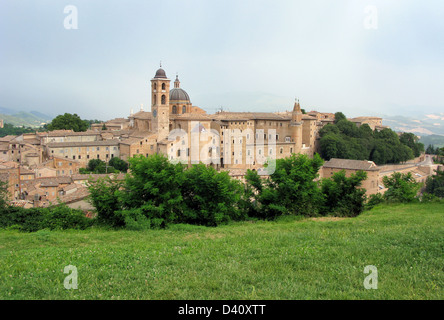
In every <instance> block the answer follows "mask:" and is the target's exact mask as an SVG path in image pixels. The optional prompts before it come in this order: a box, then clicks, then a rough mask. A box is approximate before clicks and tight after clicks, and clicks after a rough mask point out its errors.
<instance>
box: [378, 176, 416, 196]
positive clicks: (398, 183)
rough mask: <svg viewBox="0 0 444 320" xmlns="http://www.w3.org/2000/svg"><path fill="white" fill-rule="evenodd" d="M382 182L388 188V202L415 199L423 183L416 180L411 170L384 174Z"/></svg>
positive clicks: (386, 194)
mask: <svg viewBox="0 0 444 320" xmlns="http://www.w3.org/2000/svg"><path fill="white" fill-rule="evenodd" d="M382 182H383V183H384V186H385V187H386V188H387V191H386V192H385V193H384V199H385V200H386V201H388V202H412V201H415V200H416V199H417V194H418V191H419V189H420V188H421V185H422V184H421V183H418V182H416V181H415V179H414V178H413V175H412V173H411V172H409V173H400V172H395V173H393V174H392V175H391V176H384V177H383V178H382Z"/></svg>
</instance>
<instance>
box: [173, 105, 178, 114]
mask: <svg viewBox="0 0 444 320" xmlns="http://www.w3.org/2000/svg"><path fill="white" fill-rule="evenodd" d="M176 113H177V107H176V106H173V114H176Z"/></svg>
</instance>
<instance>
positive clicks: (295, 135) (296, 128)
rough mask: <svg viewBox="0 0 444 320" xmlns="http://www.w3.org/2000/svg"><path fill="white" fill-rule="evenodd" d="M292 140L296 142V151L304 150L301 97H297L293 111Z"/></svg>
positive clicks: (291, 123)
mask: <svg viewBox="0 0 444 320" xmlns="http://www.w3.org/2000/svg"><path fill="white" fill-rule="evenodd" d="M290 127H291V140H292V142H293V143H294V150H293V152H294V153H300V152H301V150H302V110H301V105H300V103H299V99H295V102H294V107H293V112H292V113H291V122H290Z"/></svg>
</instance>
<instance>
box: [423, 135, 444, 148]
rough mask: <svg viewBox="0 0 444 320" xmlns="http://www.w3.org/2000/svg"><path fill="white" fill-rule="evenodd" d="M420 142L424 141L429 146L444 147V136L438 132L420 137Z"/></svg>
mask: <svg viewBox="0 0 444 320" xmlns="http://www.w3.org/2000/svg"><path fill="white" fill-rule="evenodd" d="M419 142H421V143H423V144H424V146H425V147H426V148H427V146H429V145H432V146H434V147H435V148H436V147H439V148H442V147H444V136H442V135H438V134H432V135H429V136H421V139H419Z"/></svg>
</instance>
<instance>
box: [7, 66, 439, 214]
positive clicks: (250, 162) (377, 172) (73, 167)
mask: <svg viewBox="0 0 444 320" xmlns="http://www.w3.org/2000/svg"><path fill="white" fill-rule="evenodd" d="M170 81H171V80H170V79H169V78H168V77H167V75H166V72H165V70H163V69H162V68H159V69H158V70H157V71H156V73H155V75H154V77H153V78H152V79H151V81H150V82H151V87H150V91H151V108H150V110H149V111H145V110H144V108H143V106H141V107H140V110H139V111H138V112H136V113H134V112H133V111H132V110H131V112H130V115H129V116H128V117H127V118H123V117H122V118H116V119H112V120H108V121H106V122H104V123H97V124H92V125H91V128H90V129H89V130H87V131H85V132H74V131H72V130H54V131H48V132H35V133H24V134H21V135H18V136H5V137H3V138H0V179H1V180H2V181H5V182H7V183H8V191H9V196H10V200H11V201H12V203H13V204H15V205H17V206H23V207H41V206H48V205H50V204H51V203H57V202H58V201H60V202H63V203H66V204H68V205H69V206H71V207H74V208H79V207H80V208H82V209H90V208H91V206H90V205H89V204H88V202H87V201H85V199H86V197H87V196H88V189H87V182H88V180H89V179H98V178H100V177H103V176H107V175H108V174H104V175H97V174H80V169H81V168H85V167H86V166H87V164H88V162H89V161H90V160H92V159H100V160H103V161H105V162H106V163H108V162H109V161H110V160H111V159H113V158H115V157H117V158H120V159H122V160H128V159H129V158H130V157H133V156H135V155H143V156H150V155H152V154H155V153H160V154H164V155H167V156H168V158H169V159H170V160H179V161H181V162H182V163H184V164H186V165H192V164H194V163H199V162H203V163H205V164H207V165H211V166H213V167H214V168H216V169H218V170H227V171H229V173H230V175H231V176H232V177H234V178H236V179H240V180H242V179H243V177H244V175H245V173H246V170H247V169H254V170H258V171H260V170H263V168H264V164H265V162H266V161H267V160H269V159H270V158H272V159H280V158H285V157H288V156H289V155H291V154H293V153H302V154H306V155H308V156H309V157H312V156H313V155H314V153H316V152H319V148H320V146H319V140H320V136H319V131H320V130H321V129H322V128H323V127H324V126H325V125H327V124H329V123H333V122H334V119H335V115H334V114H333V113H323V112H318V111H314V110H312V111H309V112H305V111H304V110H303V109H302V108H301V105H300V102H299V101H298V100H296V101H295V103H294V105H293V109H292V110H291V111H285V112H270V113H265V112H226V111H219V112H216V113H215V114H207V113H206V111H205V110H203V109H202V108H200V107H198V106H194V105H193V104H192V102H191V98H190V96H189V94H188V93H187V92H186V91H185V90H184V89H183V88H182V87H181V83H180V81H179V77H178V76H176V79H175V81H174V83H173V88H170ZM348 120H349V121H351V122H353V123H355V124H356V125H357V126H361V125H363V124H367V125H368V126H369V127H370V128H371V129H372V130H382V129H384V128H385V126H383V125H382V118H379V117H365V116H362V117H357V118H352V119H348ZM434 169H436V168H435V167H434V166H433V165H432V163H431V161H430V159H427V158H426V157H425V156H424V155H422V156H420V157H419V158H416V159H414V160H412V161H410V162H408V163H405V164H400V165H386V166H377V165H376V164H375V163H373V162H372V161H358V160H345V159H331V160H330V161H328V162H326V163H325V164H324V166H323V168H322V170H321V171H320V177H321V178H322V177H330V176H331V175H333V173H335V172H337V171H340V170H346V172H347V174H350V173H353V172H356V171H357V170H364V171H366V172H367V176H368V178H367V180H366V181H365V182H364V184H363V187H364V188H365V189H366V190H367V194H375V193H378V192H383V191H384V190H383V189H384V188H383V186H382V182H381V181H382V177H383V176H385V175H388V174H391V173H393V172H394V171H403V172H407V171H408V172H412V173H413V174H414V176H415V178H416V179H417V181H421V182H425V179H426V178H427V176H429V175H432V174H433V172H434ZM109 176H111V177H112V178H113V179H121V180H122V179H124V174H118V175H115V174H109Z"/></svg>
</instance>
